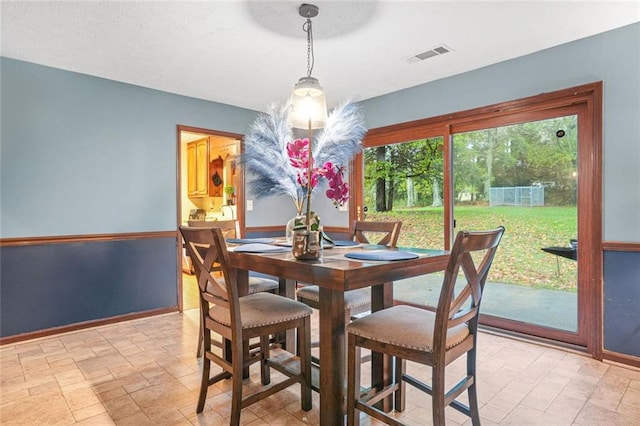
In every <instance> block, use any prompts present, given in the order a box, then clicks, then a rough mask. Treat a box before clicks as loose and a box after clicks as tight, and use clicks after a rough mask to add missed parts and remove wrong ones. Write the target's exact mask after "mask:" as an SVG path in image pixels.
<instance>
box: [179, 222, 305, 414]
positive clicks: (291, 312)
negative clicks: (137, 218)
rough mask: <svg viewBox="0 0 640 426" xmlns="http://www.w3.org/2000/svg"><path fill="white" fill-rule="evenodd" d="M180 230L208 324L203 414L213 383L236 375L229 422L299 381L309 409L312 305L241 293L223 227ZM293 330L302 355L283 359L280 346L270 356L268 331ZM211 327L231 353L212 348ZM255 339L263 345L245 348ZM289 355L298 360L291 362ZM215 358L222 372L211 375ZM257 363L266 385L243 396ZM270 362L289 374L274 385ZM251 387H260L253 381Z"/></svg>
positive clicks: (203, 319)
mask: <svg viewBox="0 0 640 426" xmlns="http://www.w3.org/2000/svg"><path fill="white" fill-rule="evenodd" d="M180 232H181V234H182V236H183V238H184V241H185V243H186V246H187V251H188V252H189V255H190V256H191V257H192V259H193V262H194V265H195V268H196V276H197V278H198V288H199V293H200V304H201V306H202V309H201V310H200V312H201V318H200V321H201V322H202V324H204V356H203V364H202V381H201V385H200V396H199V398H198V405H197V408H196V412H198V413H201V412H202V410H203V409H204V404H205V400H206V397H207V390H208V388H209V386H211V385H213V384H215V383H217V382H219V381H221V380H224V379H228V378H231V379H232V395H231V419H230V424H231V425H238V424H239V422H240V411H241V410H242V409H243V408H246V407H248V406H249V405H251V404H253V403H255V402H257V401H260V400H262V399H264V398H266V397H268V396H270V395H272V394H274V393H276V392H278V391H280V390H282V389H285V388H287V387H289V386H291V385H294V384H297V383H299V384H300V398H301V406H302V409H303V410H305V411H309V410H310V409H311V351H310V346H311V343H310V340H311V337H310V336H311V322H310V321H311V313H312V310H311V308H309V307H308V306H306V305H305V304H303V303H300V302H298V301H295V300H293V299H288V298H286V297H282V296H278V295H275V294H271V293H265V292H261V293H254V294H249V295H246V296H243V297H240V296H239V294H238V287H237V281H236V273H235V270H234V269H232V268H231V266H230V262H229V253H228V251H227V247H226V244H225V240H224V237H223V235H222V231H221V230H220V229H219V228H190V227H185V226H181V227H180ZM202 248H205V250H204V251H203V250H202ZM214 263H217V264H219V265H220V266H219V267H220V271H221V272H222V277H223V278H224V279H221V278H220V277H217V276H216V274H215V273H213V272H212V266H213V264H214ZM292 329H295V330H296V331H297V337H298V354H299V356H297V357H296V356H295V355H293V354H290V355H291V356H290V357H284V359H281V357H283V353H284V354H286V355H289V354H288V353H287V352H284V351H279V354H278V355H277V358H274V357H271V345H270V342H269V337H270V335H272V334H275V333H284V332H286V331H287V330H292ZM211 331H213V332H215V333H218V334H220V335H221V336H222V337H223V338H224V339H227V340H228V341H229V342H230V345H229V346H230V351H231V353H230V354H224V353H223V355H222V356H220V355H217V354H216V353H214V352H213V351H212V345H211ZM252 338H259V340H260V344H259V346H258V347H256V348H254V349H253V350H251V349H249V352H248V353H247V349H246V348H247V346H246V345H245V342H246V341H248V340H249V339H252ZM227 355H230V356H227ZM291 357H293V358H296V359H297V362H295V361H294V362H293V364H292V361H291ZM229 358H230V360H229ZM211 361H213V362H214V363H216V364H217V365H218V366H219V367H220V368H222V372H221V373H218V374H216V375H215V376H213V377H210V368H211ZM256 362H259V363H260V373H261V374H260V376H261V383H262V385H263V387H262V388H261V389H259V390H256V391H255V392H253V393H251V394H249V395H247V396H243V370H244V369H245V368H246V367H249V365H251V364H254V363H256ZM271 367H273V368H274V369H276V370H277V371H278V372H280V373H282V374H283V375H284V376H286V378H284V379H283V380H281V381H279V382H277V383H273V384H272V383H271V375H270V368H271ZM248 387H250V388H251V389H255V388H256V386H255V385H254V384H250V385H249V386H248Z"/></svg>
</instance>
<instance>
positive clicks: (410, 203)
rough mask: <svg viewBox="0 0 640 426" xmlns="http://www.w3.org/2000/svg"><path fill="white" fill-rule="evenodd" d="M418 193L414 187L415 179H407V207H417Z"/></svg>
mask: <svg viewBox="0 0 640 426" xmlns="http://www.w3.org/2000/svg"><path fill="white" fill-rule="evenodd" d="M415 195H416V191H415V189H414V187H413V179H412V178H410V177H408V178H407V207H415V205H416V196H415Z"/></svg>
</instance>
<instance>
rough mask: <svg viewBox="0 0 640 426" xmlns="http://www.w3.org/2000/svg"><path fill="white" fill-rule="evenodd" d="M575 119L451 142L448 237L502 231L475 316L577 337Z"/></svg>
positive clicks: (468, 135) (515, 127)
mask: <svg viewBox="0 0 640 426" xmlns="http://www.w3.org/2000/svg"><path fill="white" fill-rule="evenodd" d="M577 141H578V123H577V116H575V115H571V116H565V117H558V118H552V119H546V120H540V121H531V122H526V123H521V124H515V125H509V126H503V127H495V128H490V129H483V130H478V131H471V132H466V133H456V134H454V135H453V154H452V155H453V194H452V195H453V204H454V209H453V217H454V225H455V228H454V233H455V232H457V231H459V230H462V229H469V230H475V229H489V228H495V227H496V226H498V225H504V226H505V228H506V232H505V234H504V237H503V239H502V243H501V245H500V248H499V251H498V254H497V255H496V258H495V260H494V263H493V266H492V269H491V272H490V274H489V281H490V282H487V284H486V288H485V294H484V298H483V302H482V309H481V311H482V313H483V314H486V315H491V316H495V317H499V318H505V319H508V320H514V321H518V322H522V323H527V324H533V325H536V326H542V327H548V328H553V329H558V330H563V331H569V332H577V330H578V297H577V296H578V285H577V271H578V267H577V261H576V260H577V229H578V227H577V217H578V214H577V213H578V209H577Z"/></svg>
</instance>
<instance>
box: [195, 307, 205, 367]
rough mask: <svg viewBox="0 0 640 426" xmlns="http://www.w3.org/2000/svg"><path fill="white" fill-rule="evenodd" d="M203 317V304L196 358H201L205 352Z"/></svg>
mask: <svg viewBox="0 0 640 426" xmlns="http://www.w3.org/2000/svg"><path fill="white" fill-rule="evenodd" d="M201 303H202V302H201ZM202 317H203V314H202V306H200V328H199V330H198V348H197V349H196V358H200V357H201V356H202V354H203V353H204V344H203V339H204V324H203V323H202Z"/></svg>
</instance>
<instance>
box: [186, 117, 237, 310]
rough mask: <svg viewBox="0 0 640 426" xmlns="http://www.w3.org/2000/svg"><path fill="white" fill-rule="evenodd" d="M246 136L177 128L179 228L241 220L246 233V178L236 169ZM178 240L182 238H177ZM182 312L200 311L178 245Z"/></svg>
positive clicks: (188, 268)
mask: <svg viewBox="0 0 640 426" xmlns="http://www.w3.org/2000/svg"><path fill="white" fill-rule="evenodd" d="M242 137H243V136H242V135H239V134H234V133H228V132H220V131H216V130H210V129H203V128H197V127H190V126H181V125H178V126H177V159H178V162H177V163H178V164H177V169H178V173H177V177H178V185H177V188H178V193H177V206H178V212H177V217H178V226H180V225H182V224H185V225H186V224H188V222H189V220H204V221H211V223H212V224H214V223H215V221H216V220H237V221H238V223H239V228H240V230H241V232H242V230H243V229H244V177H243V174H242V172H241V171H240V169H239V167H238V166H237V159H238V156H239V155H240V154H241V149H242V144H241V141H242ZM178 241H179V242H181V241H182V238H181V237H180V235H178ZM178 252H179V256H178V270H179V271H182V273H181V274H179V278H178V289H177V291H178V306H179V310H180V311H182V310H185V309H193V308H196V307H198V304H199V298H198V291H197V282H196V279H195V277H194V275H193V272H192V268H191V262H190V260H189V259H188V257H187V256H186V254H185V251H184V249H183V247H182V244H180V245H179V250H178Z"/></svg>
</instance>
